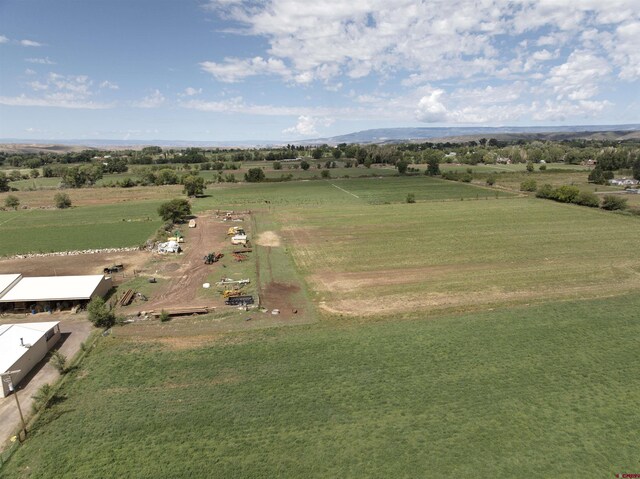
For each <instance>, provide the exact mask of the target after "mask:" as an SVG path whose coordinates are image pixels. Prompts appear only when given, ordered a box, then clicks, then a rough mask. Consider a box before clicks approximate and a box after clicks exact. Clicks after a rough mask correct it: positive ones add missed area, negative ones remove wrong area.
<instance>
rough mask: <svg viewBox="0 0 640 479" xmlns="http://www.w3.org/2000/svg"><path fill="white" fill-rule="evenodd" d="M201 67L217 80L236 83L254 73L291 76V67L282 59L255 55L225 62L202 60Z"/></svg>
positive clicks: (229, 59)
mask: <svg viewBox="0 0 640 479" xmlns="http://www.w3.org/2000/svg"><path fill="white" fill-rule="evenodd" d="M200 67H201V68H202V69H203V70H204V71H206V72H207V73H210V74H211V75H213V76H214V77H215V78H216V79H217V80H220V81H222V82H226V83H234V82H237V81H240V80H244V79H245V78H247V77H250V76H254V75H270V74H276V75H280V76H283V77H288V76H289V69H288V68H287V67H286V65H285V64H284V62H283V61H282V60H279V59H276V58H267V59H266V60H265V59H264V58H262V57H254V58H250V59H247V60H242V59H239V58H225V60H224V62H223V63H216V62H202V63H200Z"/></svg>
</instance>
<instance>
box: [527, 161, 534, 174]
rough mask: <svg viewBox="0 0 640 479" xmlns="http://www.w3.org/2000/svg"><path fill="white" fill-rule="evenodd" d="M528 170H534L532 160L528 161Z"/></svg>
mask: <svg viewBox="0 0 640 479" xmlns="http://www.w3.org/2000/svg"><path fill="white" fill-rule="evenodd" d="M527 171H528V172H529V173H531V172H533V163H532V162H530V161H529V162H528V163H527Z"/></svg>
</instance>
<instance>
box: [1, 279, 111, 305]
mask: <svg viewBox="0 0 640 479" xmlns="http://www.w3.org/2000/svg"><path fill="white" fill-rule="evenodd" d="M111 287H112V282H111V278H110V277H105V276H104V275H101V274H97V275H82V276H37V277H23V276H22V275H21V274H0V311H6V312H27V313H29V312H30V313H40V312H47V311H58V310H64V309H71V308H73V307H75V306H84V305H86V303H88V302H89V301H91V299H93V298H95V297H97V296H100V297H104V296H105V295H106V294H107V293H108V292H109V290H110V289H111Z"/></svg>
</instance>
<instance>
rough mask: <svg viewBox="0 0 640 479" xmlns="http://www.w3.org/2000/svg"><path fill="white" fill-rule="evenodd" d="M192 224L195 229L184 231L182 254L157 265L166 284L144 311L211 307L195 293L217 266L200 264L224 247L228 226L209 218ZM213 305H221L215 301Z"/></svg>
mask: <svg viewBox="0 0 640 479" xmlns="http://www.w3.org/2000/svg"><path fill="white" fill-rule="evenodd" d="M196 222H197V225H198V226H197V227H196V228H186V229H185V230H184V233H185V243H184V244H183V245H182V248H183V251H184V252H183V253H182V254H181V255H178V256H173V257H172V256H169V255H167V257H166V259H167V262H166V263H165V264H161V265H158V269H157V272H158V274H159V275H162V277H163V278H167V279H168V280H169V281H167V283H166V284H165V285H163V286H162V287H161V289H159V290H158V291H157V293H156V294H154V295H153V297H151V298H150V299H149V301H148V302H147V303H146V304H145V305H144V308H145V309H146V310H152V309H162V308H165V309H169V308H174V307H191V306H193V307H204V306H212V305H213V304H212V303H213V301H212V300H211V299H203V298H200V297H198V292H199V291H200V290H201V289H202V284H203V283H205V282H206V280H207V276H208V275H209V274H211V272H212V271H214V269H216V268H220V264H219V263H214V264H204V256H205V255H206V254H207V253H211V252H214V251H216V252H217V251H220V250H221V249H222V248H223V246H225V243H226V242H227V229H228V228H229V226H228V225H226V224H224V223H220V222H219V221H218V220H216V219H215V218H213V217H212V216H210V215H202V216H199V217H198V218H197V219H196ZM215 303H216V305H220V304H222V303H221V301H219V300H218V299H217V298H216V301H215Z"/></svg>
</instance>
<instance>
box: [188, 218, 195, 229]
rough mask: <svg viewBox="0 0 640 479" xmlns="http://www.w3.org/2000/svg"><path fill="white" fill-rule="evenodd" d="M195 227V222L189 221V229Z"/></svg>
mask: <svg viewBox="0 0 640 479" xmlns="http://www.w3.org/2000/svg"><path fill="white" fill-rule="evenodd" d="M195 227H196V220H189V228H195Z"/></svg>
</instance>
